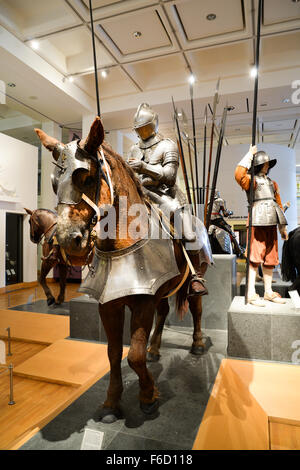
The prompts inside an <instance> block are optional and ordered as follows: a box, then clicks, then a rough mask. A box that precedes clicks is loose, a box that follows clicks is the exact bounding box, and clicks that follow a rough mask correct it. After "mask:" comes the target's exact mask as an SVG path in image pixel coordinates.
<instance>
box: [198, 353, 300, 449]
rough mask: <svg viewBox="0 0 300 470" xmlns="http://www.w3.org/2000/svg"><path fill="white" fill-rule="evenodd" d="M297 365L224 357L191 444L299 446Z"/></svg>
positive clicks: (299, 380) (299, 381)
mask: <svg viewBox="0 0 300 470" xmlns="http://www.w3.org/2000/svg"><path fill="white" fill-rule="evenodd" d="M299 390H300V368H299V366H298V365H291V364H278V363H271V362H259V361H242V360H234V359H223V361H222V362H221V366H220V369H219V372H218V375H217V377H216V380H215V383H214V386H213V389H212V392H211V396H210V399H209V401H208V404H207V407H206V410H205V413H204V416H203V419H202V422H201V425H200V427H199V431H198V434H197V437H196V439H195V442H194V445H193V450H270V449H271V450H299V448H300V404H299V403H300V402H299Z"/></svg>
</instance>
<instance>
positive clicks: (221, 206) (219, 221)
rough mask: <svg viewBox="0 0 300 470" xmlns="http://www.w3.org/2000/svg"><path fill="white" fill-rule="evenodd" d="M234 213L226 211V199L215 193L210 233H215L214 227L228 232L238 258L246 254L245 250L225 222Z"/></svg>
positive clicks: (217, 192)
mask: <svg viewBox="0 0 300 470" xmlns="http://www.w3.org/2000/svg"><path fill="white" fill-rule="evenodd" d="M232 214H233V212H232V211H228V210H227V209H226V203H225V201H224V199H222V198H221V197H220V193H219V191H216V192H215V196H214V202H213V207H212V213H211V223H210V227H209V233H210V234H211V233H213V230H214V227H215V226H216V227H219V228H221V229H223V230H225V232H227V233H228V234H229V236H230V240H231V241H232V243H233V245H234V252H235V254H236V255H237V256H242V255H243V253H244V250H243V248H241V247H240V245H239V244H238V241H237V239H236V235H235V233H234V232H233V231H232V229H231V226H230V225H229V224H227V222H226V221H225V219H224V217H229V216H230V215H232Z"/></svg>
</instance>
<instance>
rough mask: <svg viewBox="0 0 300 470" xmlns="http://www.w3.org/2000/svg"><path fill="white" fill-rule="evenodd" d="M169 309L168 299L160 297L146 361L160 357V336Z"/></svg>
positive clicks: (152, 360)
mask: <svg viewBox="0 0 300 470" xmlns="http://www.w3.org/2000/svg"><path fill="white" fill-rule="evenodd" d="M169 310H170V307H169V302H168V299H162V300H161V301H160V303H159V305H158V307H157V316H156V324H155V329H154V332H153V335H152V337H151V340H150V346H149V348H148V352H147V361H149V362H157V361H158V360H159V358H160V354H159V349H160V345H161V337H162V332H163V329H164V325H165V321H166V318H167V316H168V313H169Z"/></svg>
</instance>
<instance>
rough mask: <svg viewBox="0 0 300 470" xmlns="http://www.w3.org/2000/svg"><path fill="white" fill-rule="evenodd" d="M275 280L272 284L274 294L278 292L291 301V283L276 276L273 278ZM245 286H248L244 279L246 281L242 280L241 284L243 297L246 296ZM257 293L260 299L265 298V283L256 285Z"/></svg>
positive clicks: (261, 282) (240, 292)
mask: <svg viewBox="0 0 300 470" xmlns="http://www.w3.org/2000/svg"><path fill="white" fill-rule="evenodd" d="M273 280H274V281H275V282H273V283H272V290H273V291H274V292H278V294H280V295H281V297H285V298H287V299H289V298H290V296H289V293H288V289H289V287H290V286H291V283H290V282H285V281H282V280H281V279H280V277H278V276H276V275H275V274H274V276H273ZM245 286H246V280H245V278H244V279H242V281H241V283H240V291H239V295H241V296H244V295H245ZM255 291H256V293H257V294H258V295H259V296H260V297H263V296H264V283H263V281H259V282H256V283H255Z"/></svg>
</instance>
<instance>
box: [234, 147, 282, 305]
mask: <svg viewBox="0 0 300 470" xmlns="http://www.w3.org/2000/svg"><path fill="white" fill-rule="evenodd" d="M253 158H254V202H253V208H252V235H251V250H250V269H249V286H248V299H249V302H250V303H252V304H254V305H257V306H265V302H263V301H261V300H260V299H259V296H258V294H256V292H255V277H256V270H257V268H258V266H259V265H260V264H262V271H263V279H264V289H265V293H264V299H265V300H269V301H271V302H275V303H285V300H284V299H282V298H281V297H280V295H279V294H278V293H277V292H273V291H272V277H273V269H274V267H275V266H276V265H278V264H279V259H278V241H277V226H278V229H279V232H280V234H281V237H282V239H283V240H287V239H288V234H287V230H286V226H287V220H286V218H285V215H284V212H283V207H282V203H281V199H280V194H279V187H278V184H277V183H276V182H275V181H272V180H271V179H270V178H269V177H268V176H267V175H268V172H269V170H270V169H271V168H273V166H275V165H276V163H277V160H276V159H272V160H271V159H270V157H269V155H267V154H266V153H265V152H263V151H259V152H258V151H257V148H256V146H251V147H250V150H249V152H248V153H247V154H246V155H245V156H244V158H242V160H241V161H240V162H239V164H238V166H237V167H236V170H235V179H236V181H237V183H238V184H239V185H240V186H241V187H242V189H244V190H245V191H246V193H247V197H248V199H249V189H250V182H251V175H250V174H249V172H248V170H249V169H250V167H251V164H252V160H253Z"/></svg>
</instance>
